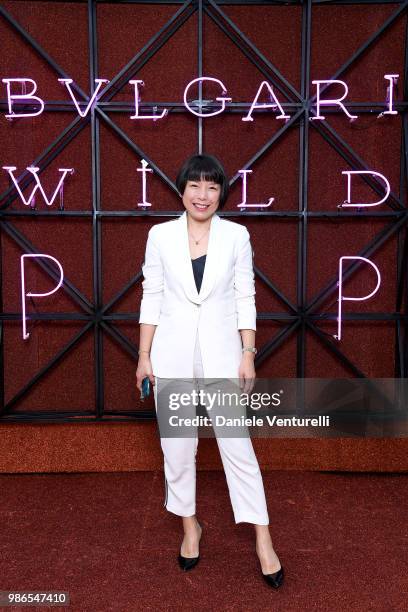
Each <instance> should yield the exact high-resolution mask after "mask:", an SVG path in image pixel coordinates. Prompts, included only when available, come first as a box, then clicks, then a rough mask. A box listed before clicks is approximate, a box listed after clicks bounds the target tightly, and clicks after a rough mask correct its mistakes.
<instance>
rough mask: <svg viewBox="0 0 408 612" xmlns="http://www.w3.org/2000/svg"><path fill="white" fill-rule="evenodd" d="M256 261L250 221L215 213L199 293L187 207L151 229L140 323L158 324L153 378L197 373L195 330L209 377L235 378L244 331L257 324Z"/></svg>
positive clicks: (153, 346)
mask: <svg viewBox="0 0 408 612" xmlns="http://www.w3.org/2000/svg"><path fill="white" fill-rule="evenodd" d="M252 262H253V251H252V247H251V243H250V236H249V233H248V230H247V229H246V227H244V226H243V225H240V224H239V223H235V222H233V221H228V220H226V219H222V218H221V217H219V215H217V214H216V213H215V214H214V215H213V217H212V219H211V226H210V234H209V238H208V248H207V257H206V263H205V268H204V275H203V280H202V285H201V290H200V293H198V292H197V288H196V284H195V280H194V273H193V267H192V263H191V256H190V249H189V240H188V231H187V212H186V211H184V213H183V214H182V215H181V216H180V217H178V218H177V219H175V220H171V221H166V222H164V223H159V224H156V225H154V226H153V227H152V228H151V229H150V231H149V235H148V239H147V244H146V254H145V259H144V263H143V266H142V271H143V276H144V281H143V283H142V286H143V297H142V300H141V305H140V317H139V323H149V324H151V325H157V327H156V330H155V333H154V337H153V341H152V346H151V352H150V359H151V364H152V369H153V374H154V375H155V376H158V377H161V378H190V379H192V378H193V355H194V346H195V340H196V334H197V331H198V334H199V342H200V348H201V356H202V362H203V369H204V377H205V378H238V369H239V364H240V361H241V357H242V341H241V335H240V333H239V330H240V329H253V330H256V308H255V297H254V296H255V279H254V271H253V263H252Z"/></svg>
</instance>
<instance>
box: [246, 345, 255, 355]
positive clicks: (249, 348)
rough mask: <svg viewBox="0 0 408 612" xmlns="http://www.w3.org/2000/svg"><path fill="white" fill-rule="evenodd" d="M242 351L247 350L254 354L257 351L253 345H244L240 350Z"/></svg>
mask: <svg viewBox="0 0 408 612" xmlns="http://www.w3.org/2000/svg"><path fill="white" fill-rule="evenodd" d="M244 351H249V352H250V353H254V355H256V354H257V352H258V351H257V350H256V348H255V347H254V346H245V347H244V348H243V349H242V352H244Z"/></svg>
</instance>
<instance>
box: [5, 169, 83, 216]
mask: <svg viewBox="0 0 408 612" xmlns="http://www.w3.org/2000/svg"><path fill="white" fill-rule="evenodd" d="M2 167H3V170H6V172H8V173H9V175H10V178H11V180H12V182H13V183H14V186H15V188H16V190H17V193H18V195H19V196H20V198H21V200H22V201H23V204H25V206H30V207H31V208H34V207H35V192H36V191H37V189H38V190H39V191H40V192H41V194H42V196H43V198H44V200H45V203H46V204H47V206H52V204H53V203H54V200H55V198H56V197H57V194H58V193H59V194H60V208H63V189H64V180H65V177H66V175H67V174H68V173H70V174H73V173H74V169H73V168H58V172H62V176H61V178H60V180H59V181H58V184H57V186H56V188H55V190H54V193H53V195H52V197H51V199H50V200H49V199H48V197H47V194H46V193H45V191H44V188H43V186H42V184H41V181H40V179H39V178H38V175H37V172H38V171H39V170H40V169H39V168H36V167H34V166H27V168H26V170H28V171H29V172H31V174H32V175H33V176H34V178H35V181H36V183H37V184H36V185H35V186H34V189H33V190H32V192H31V194H30V196H29V198H28V200H26V199H25V197H24V193H23V192H22V191H21V189H20V185H19V184H18V181H17V179H16V177H15V176H14V174H13V173H14V170H17V168H16V166H2Z"/></svg>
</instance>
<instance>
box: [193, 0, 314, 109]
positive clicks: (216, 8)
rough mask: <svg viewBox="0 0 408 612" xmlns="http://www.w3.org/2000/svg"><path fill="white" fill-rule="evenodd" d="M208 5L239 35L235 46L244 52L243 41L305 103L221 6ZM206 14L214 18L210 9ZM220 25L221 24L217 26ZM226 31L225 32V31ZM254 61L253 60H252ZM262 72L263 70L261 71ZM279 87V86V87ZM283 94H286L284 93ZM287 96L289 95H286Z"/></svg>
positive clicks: (257, 65)
mask: <svg viewBox="0 0 408 612" xmlns="http://www.w3.org/2000/svg"><path fill="white" fill-rule="evenodd" d="M207 1H208V4H210V5H211V7H212V8H213V9H214V11H215V12H216V13H217V14H218V15H220V17H222V19H223V20H224V21H225V22H226V23H227V24H228V25H229V26H230V28H231V29H232V30H233V32H234V33H235V34H236V35H237V37H238V38H237V37H234V39H233V41H234V42H235V44H236V45H237V46H238V47H239V48H240V49H241V50H242V48H241V46H242V45H239V44H238V43H239V40H241V41H243V42H244V43H245V44H246V45H247V46H248V47H249V48H250V49H251V51H252V52H253V53H254V55H255V56H256V57H257V58H258V59H259V60H261V62H263V64H264V65H265V66H267V68H268V69H269V70H270V72H271V73H272V74H273V75H275V76H276V77H277V78H278V79H279V81H280V82H281V83H283V84H284V85H285V87H286V88H287V89H288V90H289V91H290V93H291V94H292V95H293V96H294V97H295V98H296V99H297V100H298V101H299V102H303V99H302V96H301V95H300V93H299V92H298V91H297V90H296V88H295V87H294V86H293V85H292V84H291V83H289V81H288V80H287V79H286V78H285V77H284V76H283V74H282V73H281V72H280V71H279V70H278V69H277V67H276V66H274V64H272V62H270V61H269V60H268V59H267V58H266V57H265V55H264V54H263V53H261V51H260V50H259V49H258V48H257V47H256V46H255V45H254V44H253V42H252V41H251V40H250V39H249V38H248V37H247V36H245V34H244V33H243V32H241V30H240V29H239V28H238V27H237V26H236V25H235V23H234V22H233V21H232V20H231V19H230V18H229V17H228V15H226V14H225V13H224V11H222V10H221V9H220V7H219V6H217V4H216V3H215V2H214V0H207ZM205 11H206V13H207V14H208V15H209V16H210V17H212V14H211V12H209V11H208V8H207V7H206V8H205ZM217 25H219V24H217ZM224 31H225V30H224ZM247 57H248V59H251V57H250V55H247ZM251 61H253V60H251ZM253 63H254V64H255V65H256V67H257V68H258V69H260V65H259V63H258V62H254V61H253ZM261 72H262V70H261ZM277 86H278V85H277ZM279 89H280V91H282V89H281V86H279ZM282 93H284V92H283V91H282ZM284 95H286V96H287V94H284Z"/></svg>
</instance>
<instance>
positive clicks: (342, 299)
mask: <svg viewBox="0 0 408 612" xmlns="http://www.w3.org/2000/svg"><path fill="white" fill-rule="evenodd" d="M345 259H349V260H351V259H360V260H362V261H365V262H366V263H368V264H369V265H370V266H372V267H373V268H374V270H375V271H376V273H377V285H376V287H375V289H373V291H371V293H369V294H368V295H364V296H363V297H351V296H344V295H343V260H345ZM337 284H338V286H339V298H338V300H339V306H338V315H337V335H335V336H334V338H335V339H336V340H341V316H342V302H345V301H353V302H363V301H365V300H368V299H369V298H371V297H372V296H373V295H374V294H375V293H377V291H378V288H379V286H380V284H381V274H380V271H379V269H378V268H377V266H376V265H375V264H374V263H373V262H372V261H370V260H369V259H367V258H366V257H360V256H359V255H345V256H344V257H340V259H339V281H338V283H337Z"/></svg>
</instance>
